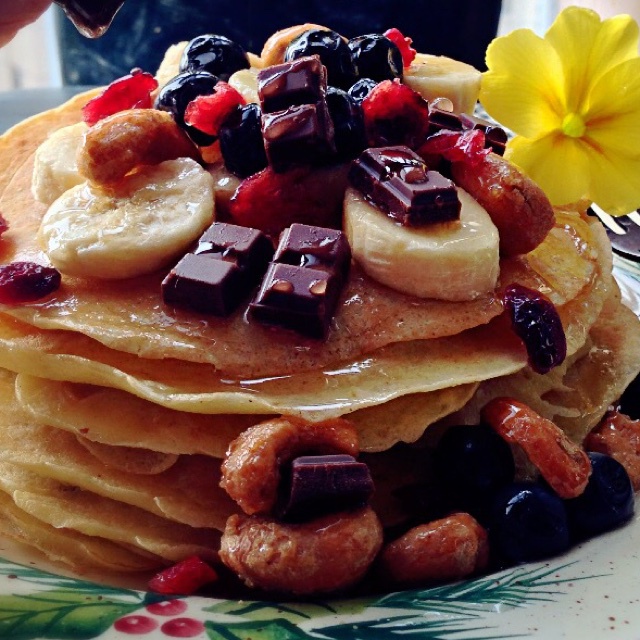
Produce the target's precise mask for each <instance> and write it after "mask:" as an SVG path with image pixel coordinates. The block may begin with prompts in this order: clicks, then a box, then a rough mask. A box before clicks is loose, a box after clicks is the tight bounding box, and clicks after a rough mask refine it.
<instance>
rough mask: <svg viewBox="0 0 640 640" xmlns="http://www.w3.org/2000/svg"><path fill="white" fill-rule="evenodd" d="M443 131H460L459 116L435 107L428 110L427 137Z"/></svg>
mask: <svg viewBox="0 0 640 640" xmlns="http://www.w3.org/2000/svg"><path fill="white" fill-rule="evenodd" d="M443 129H447V130H451V131H462V121H461V120H460V116H459V115H457V114H455V113H453V112H452V111H446V110H445V109H438V108H436V107H430V108H429V135H433V134H434V133H438V131H442V130H443Z"/></svg>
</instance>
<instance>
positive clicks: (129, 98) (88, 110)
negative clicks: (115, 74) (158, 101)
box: [82, 69, 158, 126]
mask: <svg viewBox="0 0 640 640" xmlns="http://www.w3.org/2000/svg"><path fill="white" fill-rule="evenodd" d="M157 88H158V81H157V80H156V79H155V78H154V77H153V76H152V75H151V74H150V73H147V72H146V71H142V70H141V69H134V70H133V71H132V72H131V73H130V74H128V75H126V76H122V78H118V79H117V80H114V81H113V82H112V83H111V84H110V85H109V86H108V87H107V88H106V89H105V90H104V91H103V92H102V93H101V94H100V95H98V96H96V97H95V98H93V99H91V100H89V102H87V104H86V105H85V106H84V107H83V108H82V116H83V119H84V121H85V122H86V123H87V124H88V125H89V126H92V125H94V124H96V122H99V121H100V120H102V119H103V118H106V117H107V116H111V115H113V114H114V113H118V112H119V111H124V110H125V109H150V108H151V105H152V100H151V92H152V91H154V90H155V89H157Z"/></svg>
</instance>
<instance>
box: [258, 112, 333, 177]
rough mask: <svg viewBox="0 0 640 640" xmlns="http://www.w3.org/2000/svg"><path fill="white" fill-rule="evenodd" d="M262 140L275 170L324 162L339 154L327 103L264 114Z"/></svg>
mask: <svg viewBox="0 0 640 640" xmlns="http://www.w3.org/2000/svg"><path fill="white" fill-rule="evenodd" d="M262 137H263V139H264V148H265V151H266V152H267V158H268V160H269V164H270V165H271V166H272V167H273V169H274V170H275V171H286V170H287V169H289V168H291V166H293V165H300V164H318V163H322V162H325V161H326V160H327V159H328V158H330V157H331V156H332V155H334V154H335V152H336V147H335V144H334V130H333V123H332V122H331V118H330V116H329V110H328V107H327V103H326V101H319V102H318V103H317V104H303V105H297V106H293V107H289V108H288V109H285V110H284V111H276V112H274V113H263V114H262Z"/></svg>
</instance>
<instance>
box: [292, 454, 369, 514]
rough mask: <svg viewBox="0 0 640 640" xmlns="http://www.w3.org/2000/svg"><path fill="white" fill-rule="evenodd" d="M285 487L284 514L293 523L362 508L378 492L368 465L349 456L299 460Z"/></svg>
mask: <svg viewBox="0 0 640 640" xmlns="http://www.w3.org/2000/svg"><path fill="white" fill-rule="evenodd" d="M284 488H285V491H286V495H285V496H284V498H285V500H284V501H283V505H282V507H281V509H280V515H281V517H282V518H283V519H285V520H290V521H291V520H293V521H296V520H305V519H307V518H311V517H314V518H315V517H317V516H318V515H320V514H323V513H335V512H338V511H343V510H345V509H353V508H357V507H361V506H363V505H365V504H366V503H367V501H368V500H369V498H370V497H371V495H372V494H373V490H374V486H373V480H372V479H371V474H370V472H369V468H368V467H367V465H366V464H364V463H363V462H357V461H356V459H355V458H354V457H353V456H350V455H346V454H345V455H343V454H336V455H324V456H300V457H299V458H295V459H294V460H293V462H292V463H291V469H290V474H289V476H288V477H285V487H284Z"/></svg>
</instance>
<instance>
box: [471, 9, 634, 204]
mask: <svg viewBox="0 0 640 640" xmlns="http://www.w3.org/2000/svg"><path fill="white" fill-rule="evenodd" d="M487 67H488V71H487V72H486V73H485V74H484V75H483V79H482V88H481V91H480V101H481V102H482V105H483V106H484V108H485V109H486V110H487V113H489V114H490V115H491V116H492V117H493V118H495V119H496V120H497V121H499V122H501V123H502V124H503V125H504V126H505V127H507V128H509V129H511V130H512V131H513V132H514V133H515V134H516V136H515V137H514V138H513V139H512V140H511V141H510V142H509V144H508V148H507V157H508V158H509V159H510V160H511V161H512V162H514V163H515V164H517V165H518V166H520V167H521V168H522V169H523V170H524V171H525V172H526V173H527V174H528V175H529V176H530V177H531V178H533V180H535V181H536V182H537V183H538V184H539V185H540V186H541V187H542V188H543V189H544V191H545V192H546V193H547V195H548V196H549V199H550V200H551V202H552V203H553V204H555V205H563V204H569V203H573V202H577V201H578V200H581V199H583V198H586V199H588V200H590V201H593V202H596V203H598V204H599V205H600V206H601V207H602V208H604V209H605V210H606V211H609V212H610V213H612V214H614V215H622V214H625V213H629V212H630V211H632V210H633V209H637V208H638V207H640V57H638V25H637V24H636V23H635V22H634V21H633V20H632V19H631V18H630V17H629V16H615V17H613V18H610V19H608V20H604V21H601V20H600V18H599V16H598V14H596V13H595V12H594V11H591V10H589V9H581V8H578V7H569V8H567V9H565V10H564V11H563V12H562V13H560V14H559V16H558V17H557V18H556V20H555V22H554V23H553V25H551V27H550V29H549V31H547V33H546V34H545V36H544V38H540V37H539V36H537V35H535V34H534V33H533V32H532V31H530V30H528V29H519V30H517V31H514V32H513V33H511V34H509V35H507V36H503V37H499V38H496V39H495V40H494V41H493V42H492V43H491V44H490V45H489V48H488V49H487Z"/></svg>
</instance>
